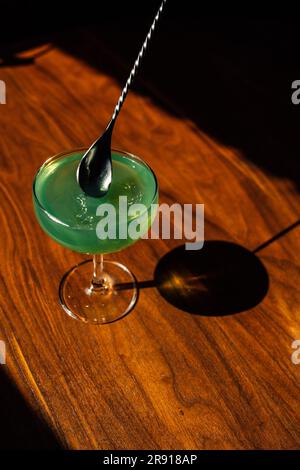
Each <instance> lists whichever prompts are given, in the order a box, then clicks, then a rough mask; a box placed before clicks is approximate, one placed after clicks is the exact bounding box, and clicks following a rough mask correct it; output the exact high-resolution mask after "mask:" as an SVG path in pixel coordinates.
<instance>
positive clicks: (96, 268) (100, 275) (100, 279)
mask: <svg viewBox="0 0 300 470" xmlns="http://www.w3.org/2000/svg"><path fill="white" fill-rule="evenodd" d="M92 284H93V285H94V286H99V287H101V286H102V287H103V286H104V284H105V279H104V272H103V255H94V256H93V280H92Z"/></svg>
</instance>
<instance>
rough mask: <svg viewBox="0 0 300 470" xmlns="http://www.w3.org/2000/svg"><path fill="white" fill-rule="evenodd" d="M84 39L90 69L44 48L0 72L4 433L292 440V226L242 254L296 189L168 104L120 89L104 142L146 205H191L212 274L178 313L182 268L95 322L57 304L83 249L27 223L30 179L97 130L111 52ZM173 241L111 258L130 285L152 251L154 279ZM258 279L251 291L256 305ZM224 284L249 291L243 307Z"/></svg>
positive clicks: (109, 82)
mask: <svg viewBox="0 0 300 470" xmlns="http://www.w3.org/2000/svg"><path fill="white" fill-rule="evenodd" d="M84 37H85V36H84ZM57 44H58V43H57ZM72 44H73V46H74V48H75V49H76V47H77V48H78V51H79V50H80V49H81V48H84V47H87V46H86V44H87V39H86V38H85V40H84V39H83V37H82V35H81V34H79V35H77V36H76V35H75V36H74V37H73V38H72ZM91 44H92V43H91ZM98 46H99V58H98V60H99V62H100V64H101V63H102V64H103V67H101V66H100V67H95V66H92V65H91V64H90V63H89V62H88V61H85V60H84V59H83V57H82V56H81V57H80V56H79V55H78V57H77V56H76V54H73V53H70V52H68V51H67V49H64V48H62V47H60V46H59V45H56V44H54V46H53V47H52V48H51V49H50V50H48V52H47V53H45V54H44V55H41V56H40V57H38V58H37V59H36V60H35V62H34V63H33V64H29V65H26V64H24V65H20V66H18V67H14V66H3V67H2V68H0V79H2V80H5V82H6V87H7V104H5V105H0V126H1V138H0V161H1V180H0V190H1V205H0V218H1V245H0V260H1V263H0V295H1V299H0V339H2V340H4V341H5V342H6V347H7V363H6V365H2V366H1V368H0V374H1V375H0V377H1V382H0V385H1V387H0V388H1V396H0V398H1V400H0V401H1V404H0V413H1V415H0V421H1V420H2V423H3V419H5V420H6V421H5V423H6V440H5V439H4V442H5V443H6V445H7V446H12V447H14V446H16V447H18V446H21V447H22V446H23V447H63V448H71V449H162V448H165V449H254V448H255V449H257V448H266V449H271V448H280V449H296V448H299V445H300V407H299V393H300V385H299V378H300V365H299V366H297V365H294V364H293V363H292V361H291V354H292V352H293V350H292V348H291V344H292V342H293V341H294V340H295V339H300V289H299V279H300V278H299V275H300V261H299V260H300V256H299V253H300V230H299V229H297V227H294V229H293V230H290V231H288V233H286V234H285V235H284V236H282V237H281V238H278V240H277V241H274V242H273V243H270V244H268V245H267V246H266V247H265V248H263V249H261V250H259V251H258V253H257V258H255V257H254V255H253V254H251V251H253V250H255V248H257V247H258V246H260V245H261V244H263V243H264V242H266V241H267V240H268V239H270V238H272V237H273V236H274V235H276V234H277V233H279V232H280V231H281V230H284V229H285V228H286V227H288V226H289V225H291V224H293V223H295V222H296V221H297V220H298V218H299V210H298V209H299V202H300V197H299V192H298V190H297V188H296V186H295V184H294V183H293V182H292V181H291V180H290V179H288V178H280V177H278V176H274V175H272V174H270V173H268V172H266V171H264V170H263V169H261V168H260V167H259V166H258V165H256V164H255V163H253V162H251V161H249V160H247V158H246V157H245V156H244V154H243V152H242V151H239V150H238V149H234V148H231V147H229V146H226V145H224V144H222V143H221V142H218V141H217V140H216V139H214V138H213V137H210V136H209V135H207V134H206V133H205V132H203V130H201V128H200V127H199V126H196V125H195V124H194V123H193V122H192V121H189V120H188V119H186V118H183V117H182V116H180V114H177V115H176V114H175V113H172V112H169V111H168V110H167V108H165V107H164V106H163V105H159V104H158V101H157V100H156V98H155V95H153V94H151V93H150V92H149V95H146V94H139V93H137V92H135V91H132V92H131V93H130V94H129V96H128V99H127V101H126V104H125V106H124V109H123V110H122V115H121V116H120V119H119V121H118V123H117V126H116V129H115V133H114V141H113V145H114V146H115V147H117V148H121V149H124V150H129V151H131V152H133V153H136V154H137V155H141V156H142V157H143V158H144V159H145V160H146V161H147V162H148V163H149V164H150V165H151V166H152V168H153V169H154V171H155V173H156V175H157V176H158V180H159V185H160V202H167V203H173V202H179V203H204V204H205V239H206V240H207V241H210V243H207V245H205V246H204V248H203V250H202V251H201V252H198V253H195V254H194V256H195V258H194V260H196V261H195V263H196V265H198V266H199V269H200V270H201V269H202V266H206V268H207V269H208V271H209V266H210V260H211V259H213V263H215V264H216V271H214V267H215V264H213V272H212V273H210V274H208V278H207V279H208V280H207V279H206V281H205V280H204V281H203V282H201V281H200V282H196V284H194V285H193V286H192V288H193V289H194V291H193V295H194V300H195V299H196V300H195V302H196V306H195V304H193V306H192V307H193V308H189V307H187V308H184V304H182V303H181V304H180V305H181V307H183V308H178V307H177V306H176V299H177V300H178V298H179V297H180V295H181V294H182V292H183V294H184V295H186V290H185V286H186V285H188V282H189V278H187V279H186V278H185V277H184V275H186V273H187V276H189V273H188V270H187V271H186V272H185V271H184V272H183V278H182V279H181V288H180V289H181V290H180V292H179V293H178V292H177V293H176V292H175V295H174V296H173V297H172V296H171V297H172V298H171V299H170V298H168V296H169V297H170V295H169V294H170V291H169V292H164V291H163V289H161V288H159V287H160V286H159V285H157V286H156V287H153V286H152V287H147V288H143V284H141V289H140V297H139V301H138V304H137V305H136V307H135V309H134V310H133V311H132V313H130V314H129V315H128V316H127V317H125V318H124V319H122V320H121V321H118V322H116V323H113V324H110V325H105V326H100V327H97V326H90V325H86V324H82V323H80V322H77V321H75V320H72V319H71V318H69V317H68V316H67V315H66V314H65V313H64V312H63V311H62V310H61V308H60V306H59V304H58V285H59V281H60V279H61V277H62V275H63V274H64V273H65V271H66V270H67V269H69V267H70V266H72V265H74V264H76V263H77V262H79V261H80V260H81V259H83V257H82V256H81V255H78V254H76V253H73V252H71V251H68V250H66V249H64V248H62V247H60V246H59V245H58V244H56V243H55V242H54V241H52V240H51V239H50V238H48V237H47V236H46V235H45V234H44V233H43V232H42V230H41V229H40V227H39V225H38V223H37V221H36V220H35V217H34V214H33V210H32V201H31V184H32V179H33V176H34V173H35V171H36V170H37V168H38V167H39V166H40V165H41V164H42V163H43V161H44V160H45V159H46V158H48V157H49V156H51V155H53V154H56V153H58V152H61V151H62V150H66V149H71V148H74V147H80V146H85V145H87V144H88V143H89V142H91V141H92V140H93V139H94V138H95V137H96V136H97V135H98V133H99V131H100V130H101V129H102V128H104V126H105V125H106V123H107V120H108V118H109V116H110V114H111V112H112V109H113V106H114V104H115V102H116V99H117V98H118V94H119V90H120V84H119V83H118V81H117V79H116V78H115V76H114V75H113V74H110V73H109V72H108V70H109V67H110V66H111V64H112V63H114V58H112V57H111V55H110V54H109V53H108V52H105V48H104V47H102V45H101V44H98ZM90 47H92V46H90ZM114 64H115V68H118V67H120V65H119V63H118V62H115V63H114ZM111 70H113V67H112V68H111ZM213 241H214V242H213ZM222 241H223V242H230V243H232V244H234V245H230V246H229V245H224V244H222V243H219V242H222ZM182 243H183V242H182V241H178V240H177V241H174V240H173V241H172V240H170V241H168V240H143V241H139V242H138V243H137V244H136V245H134V246H132V247H131V248H129V249H126V250H124V251H123V252H121V253H118V254H116V255H114V259H116V260H120V261H121V262H124V263H125V264H126V265H128V267H129V268H130V269H132V270H133V271H134V273H135V274H136V276H137V278H138V280H139V281H140V282H141V283H143V282H144V281H151V280H153V276H154V272H156V273H157V272H158V273H160V272H161V266H163V267H164V266H165V265H164V264H163V263H162V261H161V260H162V258H163V257H164V256H165V255H167V254H168V256H169V258H167V260H168V259H170V256H171V261H170V263H171V264H170V266H171V270H170V271H169V273H168V272H167V275H169V276H171V275H172V270H173V271H174V270H177V271H178V273H180V263H184V262H185V261H184V254H182V252H180V253H181V255H180V256H179V257H178V258H177V264H176V256H175V260H174V256H173V258H172V254H171V255H170V252H171V253H173V254H174V252H173V251H172V250H173V249H174V248H175V247H177V246H179V245H182ZM236 245H239V246H241V247H244V248H243V249H242V248H238V247H236ZM230 247H233V251H234V253H237V260H236V262H237V263H238V271H237V272H238V273H239V276H237V277H236V278H235V282H236V290H235V288H234V285H235V284H233V285H232V283H231V284H230V283H229V288H230V289H231V290H230V292H229V294H228V296H227V297H226V293H224V291H223V290H222V285H223V284H222V280H223V281H224V282H225V281H226V279H225V278H226V276H227V275H229V276H230V275H231V274H232V272H231V271H230V269H229V271H226V269H227V268H228V266H227V265H228V263H229V264H230V259H231V257H230V256H229V258H228V250H227V249H229V253H231V252H230ZM244 249H247V250H249V251H245V250H244ZM205 250H206V251H205ZM207 250H210V251H209V253H208V251H207ZM220 250H221V251H220ZM235 250H237V252H236V251H235ZM239 250H241V251H242V252H243V253H244V254H245V253H247V255H245V256H246V258H247V260H248V258H249V260H250V265H251V266H253V262H254V265H255V266H256V267H254V272H252V271H251V269H252V268H251V266H250V267H249V265H248V264H247V263H248V261H245V262H246V264H245V267H244V268H243V265H242V267H241V266H240V265H239ZM206 252H207V253H208V255H207V256H206V255H205V253H206ZM175 254H176V252H175ZM205 256H206V258H205V261H204V258H203V257H205ZM210 256H211V257H212V258H210ZM182 257H183V258H182ZM164 260H166V258H164ZM256 260H260V261H256ZM178 261H180V263H178ZM202 261H203V263H202ZM223 261H224V263H225V262H226V263H227V265H226V266H227V267H226V266H225V268H224V266H223V265H222V263H223ZM260 262H261V263H262V264H260ZM165 264H166V263H165ZM167 265H168V263H167ZM222 266H223V267H222ZM262 266H264V268H265V270H266V271H264V268H263V267H262ZM229 267H230V266H229ZM223 268H224V269H225V271H224V269H223ZM256 268H257V269H258V271H259V272H258V274H257V277H256V274H255V273H256V271H255V269H256ZM244 269H245V270H246V271H247V270H248V269H249V270H250V271H249V272H248V271H247V272H244V271H243V270H244ZM220 270H221V271H220ZM177 271H176V272H177ZM234 272H235V271H234V269H233V274H232V275H233V279H234V276H235V274H234ZM224 273H225V274H224ZM226 273H227V274H226ZM230 273H231V274H230ZM261 274H262V276H263V280H262V278H260V277H259V276H260V275H261ZM163 276H166V271H164V272H163ZM224 276H225V277H224ZM240 277H241V278H242V279H241V278H240ZM220 280H221V281H220ZM227 280H228V279H227ZM220 282H221V284H220ZM226 282H227V281H226ZM243 282H244V283H245V282H246V283H248V284H247V288H246V289H245V284H243ZM260 282H264V283H265V285H264V287H263V289H265V291H264V292H262V291H260V292H258V298H256V297H255V295H256V294H255V292H256V291H257V289H256V287H257V284H259V283H260ZM150 284H151V283H150ZM225 285H227V284H225ZM211 286H212V287H213V289H216V291H213V293H211V292H210V288H211ZM260 287H261V286H260ZM240 289H244V290H243V296H244V295H245V296H246V297H247V292H248V291H249V296H250V297H249V299H248V300H249V302H250V303H249V305H248V304H247V305H248V307H247V309H246V307H244V311H240V310H241V309H242V310H243V308H242V307H241V308H239V305H242V304H243V298H242V297H243V296H240V295H239V292H240ZM258 290H259V289H258ZM201 292H202V293H203V296H204V297H203V298H205V299H208V303H204V304H203V302H202V301H201V299H202V297H201ZM214 292H216V294H214ZM177 294H178V295H177ZM214 295H216V296H217V297H218V296H220V299H221V301H222V298H223V297H222V296H225V297H224V298H225V299H227V301H228V305H227V306H225V305H224V311H222V308H220V305H219V304H218V302H217V305H215V303H214V302H215V300H216V299H214V298H213V297H212V299H213V305H214V307H213V308H212V309H210V306H211V305H212V304H210V303H209V302H210V301H209V299H211V296H214ZM176 296H177V297H176ZM178 296H179V297H178ZM195 296H196V297H195ZM235 296H236V297H237V299H238V300H237V304H236V303H235V301H234V299H235ZM180 298H181V301H182V297H180ZM172 299H173V300H174V302H173V301H172ZM197 299H199V309H198V310H197ZM218 299H219V297H218ZM218 299H217V300H218ZM170 300H171V301H170ZM183 300H184V299H183ZM172 302H173V303H172ZM201 302H202V303H201ZM239 302H242V304H240V303H239ZM190 307H191V306H190ZM221 307H222V306H221ZM250 307H251V308H250ZM226 309H227V310H226ZM191 310H192V311H193V313H190V311H191ZM197 313H198V314H197ZM7 429H9V432H8V431H7ZM10 439H11V440H10ZM12 440H13V441H12ZM1 442H2V443H3V440H2V441H1Z"/></svg>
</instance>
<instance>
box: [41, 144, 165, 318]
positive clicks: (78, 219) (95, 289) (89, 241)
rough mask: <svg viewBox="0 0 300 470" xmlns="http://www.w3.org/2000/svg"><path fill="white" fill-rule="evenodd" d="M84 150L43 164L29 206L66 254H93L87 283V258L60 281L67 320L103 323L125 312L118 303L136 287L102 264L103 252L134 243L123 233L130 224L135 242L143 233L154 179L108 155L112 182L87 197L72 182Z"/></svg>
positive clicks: (140, 165)
mask: <svg viewBox="0 0 300 470" xmlns="http://www.w3.org/2000/svg"><path fill="white" fill-rule="evenodd" d="M84 152H85V149H79V150H74V151H71V152H67V153H63V154H60V155H57V156H55V157H52V158H50V159H49V160H47V161H46V162H45V163H44V164H43V165H42V167H41V168H40V169H39V171H38V172H37V174H36V176H35V180H34V185H33V202H34V209H35V213H36V216H37V219H38V221H39V223H40V225H41V227H42V228H43V229H44V230H45V232H46V233H47V234H48V235H49V236H50V237H51V238H53V239H54V240H55V241H57V242H58V243H60V244H61V245H63V246H65V247H67V248H70V249H71V250H74V251H78V252H81V253H89V254H93V255H94V259H93V264H94V276H93V279H92V281H91V272H90V267H89V264H88V263H89V262H91V260H89V261H85V262H83V263H81V264H80V265H78V266H76V267H75V268H72V270H71V271H70V272H69V273H68V274H67V275H66V276H65V278H64V279H63V282H62V283H61V286H60V301H61V304H62V306H63V307H64V309H65V310H66V311H67V313H69V314H70V315H71V316H73V317H76V318H80V319H82V320H84V321H91V322H93V323H107V322H108V321H113V320H115V319H116V318H120V316H123V314H124V313H127V311H128V308H125V310H124V305H125V304H126V302H127V301H128V298H129V297H130V296H131V302H129V303H132V299H133V298H134V300H135V299H136V286H135V285H134V284H135V280H134V277H133V275H132V274H131V273H130V271H128V269H127V268H125V267H124V266H122V265H120V264H119V263H115V262H112V261H103V254H105V253H112V252H116V251H119V250H121V249H123V248H125V247H127V246H129V245H131V244H132V243H134V242H135V241H136V239H137V236H132V233H131V232H130V230H129V227H130V225H131V224H132V222H134V223H135V226H138V236H139V238H140V237H141V236H143V235H144V234H145V233H146V232H147V230H148V228H149V226H150V225H151V222H152V220H153V217H154V215H155V210H153V208H154V207H155V204H156V203H157V200H158V190H157V181H156V177H155V175H154V173H153V171H152V170H151V169H150V167H149V166H148V165H147V164H146V163H145V162H143V161H142V160H141V159H139V158H138V157H136V156H134V155H131V154H128V153H125V152H120V151H112V164H113V179H112V183H111V186H110V188H109V191H108V193H107V194H106V195H105V196H104V197H102V198H93V197H90V196H88V195H86V194H85V193H84V192H83V191H82V189H81V187H80V186H79V184H78V182H77V178H76V172H77V168H78V164H79V162H80V159H81V157H82V156H83V154H84ZM120 196H121V198H122V204H120ZM108 205H109V206H110V208H109V209H110V212H109V213H108V212H107V211H106V207H107V206H108ZM151 208H152V211H151ZM137 209H138V210H137ZM108 215H110V216H112V215H113V216H114V217H113V218H110V219H109V223H108V224H106V225H108V227H107V229H108V230H107V233H106V232H105V231H104V232H103V230H102V232H101V233H100V234H99V232H100V231H99V223H100V222H101V221H102V222H104V218H106V219H105V220H108V219H107V216H108ZM104 226H105V224H103V225H102V228H103V227H104ZM125 284H127V289H124V285H125ZM122 286H123V287H122ZM121 297H122V299H121ZM117 299H118V300H117ZM131 307H132V305H130V308H131Z"/></svg>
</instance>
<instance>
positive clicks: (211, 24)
mask: <svg viewBox="0 0 300 470" xmlns="http://www.w3.org/2000/svg"><path fill="white" fill-rule="evenodd" d="M159 5H160V1H157V0H144V1H142V0H140V1H133V0H127V1H113V0H110V1H109V2H108V1H107V2H105V1H101V0H99V1H91V0H85V1H84V2H68V1H60V2H57V1H51V2H42V1H39V2H37V1H31V0H27V1H26V0H24V1H22V2H17V1H16V0H10V1H8V0H4V1H2V3H1V10H0V12H1V28H0V62H1V58H2V66H3V64H4V65H5V63H12V62H13V61H12V60H11V57H13V56H14V55H15V54H16V53H17V52H18V51H21V50H23V49H26V48H28V47H31V46H32V45H35V44H39V43H40V42H43V41H50V42H52V43H54V44H55V45H57V46H59V47H61V48H64V49H66V50H67V51H68V52H70V53H72V54H74V55H76V56H80V58H81V59H83V60H85V61H87V62H89V63H91V65H93V66H95V67H99V68H100V67H101V66H102V63H101V60H100V59H101V57H100V55H101V52H100V49H98V48H97V46H95V43H93V42H92V41H91V42H89V40H86V41H85V44H82V45H78V40H77V41H76V40H74V38H76V34H77V31H80V30H85V31H87V32H88V33H89V34H90V37H93V38H95V39H96V40H98V41H99V43H101V44H104V45H105V47H106V48H108V50H110V51H111V54H112V56H113V57H117V58H119V59H120V62H121V63H122V64H123V67H117V68H114V69H113V68H112V69H111V70H107V72H109V73H112V74H114V75H115V77H116V78H117V79H118V80H119V83H120V87H121V86H122V84H123V83H124V81H125V80H126V78H127V75H128V73H129V71H130V68H131V66H132V65H133V62H134V60H135V57H136V55H137V53H138V50H139V48H140V46H141V44H142V41H143V40H144V37H145V34H146V32H147V31H148V28H149V26H150V24H151V22H152V19H153V17H154V14H155V12H156V10H157V8H158V6H159ZM295 5H296V4H291V3H286V2H285V3H284V5H283V4H282V3H281V4H280V5H279V4H278V5H277V4H274V3H273V4H271V5H270V4H268V3H265V2H263V3H262V2H258V1H254V2H249V1H248V2H240V3H239V4H238V5H236V4H235V3H234V2H226V3H225V2H221V1H219V2H201V1H196V0H184V1H181V2H179V1H175V0H168V2H167V4H166V7H165V12H164V14H163V16H162V19H161V22H160V24H159V28H158V30H157V31H156V32H155V35H154V38H153V40H152V43H151V48H150V49H149V51H148V53H147V56H146V58H145V60H144V63H143V67H142V69H141V71H140V73H139V76H138V79H137V80H136V82H135V84H134V87H135V89H137V90H138V91H140V92H141V93H147V94H150V95H153V97H154V99H156V100H157V101H160V105H163V106H165V107H166V108H168V110H169V111H172V112H174V113H176V112H177V113H179V114H180V115H181V116H185V117H187V118H189V119H191V120H193V121H194V122H195V124H196V125H197V126H198V127H199V128H200V129H202V130H204V131H205V132H207V133H209V134H210V135H212V136H213V137H215V138H217V139H218V140H220V141H221V142H223V143H224V144H226V145H230V146H233V147H235V148H238V149H240V150H241V151H242V152H243V154H244V155H245V156H246V157H247V158H248V159H249V160H250V161H253V162H254V163H255V164H257V165H259V166H262V167H263V168H264V169H266V170H267V171H269V172H271V173H273V174H275V175H276V176H283V177H289V178H291V179H292V180H293V181H295V182H296V185H297V187H298V188H300V171H299V170H300V165H299V154H300V145H299V142H300V138H299V137H298V134H299V116H300V105H299V106H295V105H293V104H292V102H291V95H292V90H291V84H292V82H293V81H294V80H297V79H300V39H299V38H300V34H299V21H300V15H299V13H298V10H297V8H296V6H295ZM16 65H18V64H16ZM21 65H22V64H21ZM0 67H1V63H0ZM0 71H1V68H0ZM146 84H148V85H149V84H150V85H151V86H146Z"/></svg>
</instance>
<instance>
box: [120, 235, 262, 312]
mask: <svg viewBox="0 0 300 470" xmlns="http://www.w3.org/2000/svg"><path fill="white" fill-rule="evenodd" d="M128 287H131V285H130V283H128V284H120V285H117V286H115V288H116V289H119V290H121V289H127V288H128ZM151 287H156V288H157V289H158V291H159V293H160V294H161V296H162V297H163V298H164V299H165V300H166V301H167V302H169V303H170V304H172V305H173V306H174V307H176V308H178V309H180V310H183V311H185V312H188V313H193V314H196V315H202V316H225V315H232V314H235V313H240V312H244V311H247V310H249V309H251V308H253V307H255V306H256V305H258V304H259V303H260V302H261V301H262V300H263V299H264V297H265V296H266V294H267V292H268V289H269V276H268V273H267V271H266V269H265V267H264V265H263V264H262V262H261V261H260V259H259V258H258V257H257V256H256V255H255V254H254V253H252V252H251V251H249V250H247V249H246V248H243V247H242V246H240V245H237V244H235V243H229V242H224V241H207V242H205V244H204V247H203V248H202V250H199V251H187V250H185V246H184V245H181V246H179V247H177V248H175V249H174V250H171V251H169V253H167V254H166V255H165V256H163V257H162V258H161V259H160V261H159V262H158V264H157V266H156V268H155V271H154V279H153V280H149V281H142V282H138V288H139V289H145V288H151Z"/></svg>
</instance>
